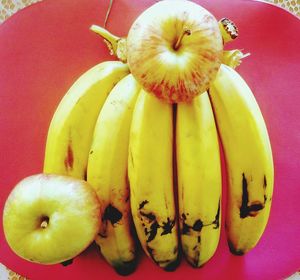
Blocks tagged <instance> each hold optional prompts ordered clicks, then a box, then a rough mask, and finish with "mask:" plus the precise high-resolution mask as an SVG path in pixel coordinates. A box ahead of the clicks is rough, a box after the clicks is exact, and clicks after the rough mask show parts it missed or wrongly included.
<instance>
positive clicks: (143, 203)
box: [139, 200, 149, 210]
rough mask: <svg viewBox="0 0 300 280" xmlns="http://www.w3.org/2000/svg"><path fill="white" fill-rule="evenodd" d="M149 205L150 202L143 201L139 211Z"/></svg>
mask: <svg viewBox="0 0 300 280" xmlns="http://www.w3.org/2000/svg"><path fill="white" fill-rule="evenodd" d="M147 203H149V201H148V200H143V201H142V202H141V203H140V205H139V210H141V209H143V208H144V206H145V205H146V204H147Z"/></svg>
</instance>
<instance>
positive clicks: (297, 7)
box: [0, 0, 300, 280]
mask: <svg viewBox="0 0 300 280" xmlns="http://www.w3.org/2000/svg"><path fill="white" fill-rule="evenodd" d="M39 1H42V0H0V24H1V23H2V22H4V21H5V20H6V19H7V18H9V17H10V16H11V15H13V14H15V13H16V12H17V11H19V10H21V9H22V8H24V7H26V6H29V5H31V4H33V3H36V2H39ZM107 1H109V0H107ZM266 2H271V3H274V4H276V5H278V6H280V7H282V8H283V9H286V10H287V11H289V12H291V13H293V14H295V15H297V16H298V17H300V0H266ZM7 279H9V280H26V279H27V278H25V277H23V276H21V275H19V274H17V273H15V272H13V271H11V270H10V269H9V268H7V267H5V266H4V265H3V264H1V263H0V280H7ZM288 280H300V272H296V273H295V274H293V275H292V276H290V277H289V278H288Z"/></svg>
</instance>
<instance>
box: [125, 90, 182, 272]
mask: <svg viewBox="0 0 300 280" xmlns="http://www.w3.org/2000/svg"><path fill="white" fill-rule="evenodd" d="M129 139H130V140H129V158H128V175H129V182H130V202H131V211H132V215H133V220H134V224H135V228H136V231H137V234H138V237H139V240H140V242H141V245H142V247H143V249H144V251H145V253H146V254H147V255H148V256H149V257H150V258H151V259H152V260H153V261H154V262H155V263H156V264H157V265H159V266H160V267H163V268H164V269H166V270H173V269H175V268H176V266H177V263H178V261H177V260H178V259H177V255H178V253H177V252H178V237H177V222H176V218H175V202H174V192H173V156H172V153H173V146H172V144H173V113H172V105H170V104H167V103H164V102H162V101H161V100H159V99H158V98H156V97H155V96H152V95H151V94H148V93H147V92H145V91H144V90H141V92H140V94H139V97H138V99H137V102H136V106H135V109H134V113H133V118H132V125H131V130H130V138H129Z"/></svg>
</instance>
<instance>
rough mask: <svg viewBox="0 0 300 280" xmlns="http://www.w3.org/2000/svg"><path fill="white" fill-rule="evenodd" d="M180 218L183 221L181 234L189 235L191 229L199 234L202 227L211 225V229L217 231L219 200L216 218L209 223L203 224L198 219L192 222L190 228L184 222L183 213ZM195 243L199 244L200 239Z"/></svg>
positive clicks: (184, 216)
mask: <svg viewBox="0 0 300 280" xmlns="http://www.w3.org/2000/svg"><path fill="white" fill-rule="evenodd" d="M181 218H182V220H183V223H182V229H181V233H182V234H186V235H189V234H190V230H191V229H192V230H193V231H197V232H201V230H202V228H203V227H205V226H211V225H215V226H214V227H213V228H214V229H218V228H219V227H220V199H219V206H218V210H217V214H216V217H215V219H214V220H213V221H212V222H211V223H208V224H203V222H202V220H201V219H198V220H196V221H195V222H194V224H193V225H192V226H190V225H188V224H187V223H186V222H185V221H186V219H187V218H186V215H185V214H184V213H182V215H181ZM199 237H200V236H199ZM197 242H198V243H200V238H198V239H197Z"/></svg>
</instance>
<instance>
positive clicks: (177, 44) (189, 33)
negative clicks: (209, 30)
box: [173, 27, 192, 51]
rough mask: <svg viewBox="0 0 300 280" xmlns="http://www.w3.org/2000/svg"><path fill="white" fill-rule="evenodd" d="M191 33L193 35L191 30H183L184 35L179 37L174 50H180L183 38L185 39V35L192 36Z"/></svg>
mask: <svg viewBox="0 0 300 280" xmlns="http://www.w3.org/2000/svg"><path fill="white" fill-rule="evenodd" d="M191 33H192V32H191V30H189V29H188V28H186V27H185V28H184V29H183V30H182V33H181V34H180V36H179V37H178V39H177V41H176V43H175V45H174V46H173V48H174V50H175V51H176V50H178V48H179V47H180V44H181V41H182V38H183V37H184V35H187V36H189V35H191Z"/></svg>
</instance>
